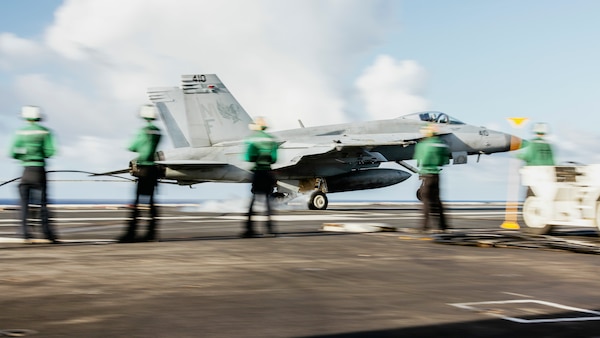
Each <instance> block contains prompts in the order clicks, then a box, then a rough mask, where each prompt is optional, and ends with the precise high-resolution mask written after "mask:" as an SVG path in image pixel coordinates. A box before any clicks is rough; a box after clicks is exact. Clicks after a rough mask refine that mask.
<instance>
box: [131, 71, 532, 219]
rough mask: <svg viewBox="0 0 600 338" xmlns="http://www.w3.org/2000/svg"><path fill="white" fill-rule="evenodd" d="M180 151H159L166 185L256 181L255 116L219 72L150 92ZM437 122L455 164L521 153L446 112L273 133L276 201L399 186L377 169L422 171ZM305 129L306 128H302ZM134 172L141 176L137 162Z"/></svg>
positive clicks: (497, 135) (320, 200) (321, 203)
mask: <svg viewBox="0 0 600 338" xmlns="http://www.w3.org/2000/svg"><path fill="white" fill-rule="evenodd" d="M148 94H149V96H150V100H151V101H152V102H153V103H154V104H155V105H156V107H157V108H158V111H159V112H160V116H161V118H162V121H163V122H164V124H165V126H166V129H167V132H168V134H169V136H170V138H171V140H172V142H173V145H174V149H171V150H163V151H160V152H158V153H157V158H158V161H157V163H158V165H159V166H160V167H161V168H162V169H163V170H162V180H163V181H167V182H171V183H177V184H180V185H193V184H197V183H202V182H240V183H248V182H250V181H251V177H252V173H251V171H250V168H251V166H252V164H251V163H248V162H245V161H244V160H243V154H244V152H245V145H244V138H245V137H246V136H247V135H248V134H249V133H250V130H249V128H248V125H249V124H250V123H252V119H251V118H250V116H249V115H248V114H247V113H246V111H245V110H244V109H243V108H242V107H241V106H240V104H239V103H238V102H237V101H236V99H235V98H234V97H233V95H232V94H231V93H230V92H229V90H228V89H227V87H225V85H224V84H223V83H222V82H221V80H219V78H218V77H217V76H216V75H214V74H201V75H200V74H199V75H183V76H182V85H181V87H165V88H150V89H148ZM431 123H433V124H436V126H437V129H438V131H439V134H440V137H441V138H442V139H443V140H444V142H446V143H447V144H448V146H449V147H450V149H451V152H452V160H453V161H452V163H453V164H462V163H466V162H467V155H481V154H492V153H497V152H506V151H511V150H516V149H518V148H520V145H521V139H520V138H518V137H515V136H513V135H510V134H505V133H501V132H497V131H493V130H489V129H487V128H485V127H476V126H472V125H468V124H465V123H463V122H461V121H459V120H457V119H455V118H453V117H451V116H449V115H447V114H444V113H441V112H421V113H414V114H409V115H405V116H401V117H398V118H395V119H390V120H379V121H369V122H357V123H345V124H336V125H328V126H318V127H306V128H305V127H303V126H302V128H298V129H293V130H286V131H279V132H272V134H273V135H274V136H275V137H276V138H277V139H278V141H279V144H280V146H279V156H278V157H279V159H278V161H277V163H275V164H274V166H273V169H274V171H275V175H276V177H277V179H278V182H277V187H276V189H275V191H274V196H276V197H278V198H280V199H282V200H288V199H291V198H294V197H296V196H297V195H298V194H308V193H310V194H311V195H310V199H309V202H308V207H309V208H310V209H313V210H324V209H326V208H327V203H328V202H327V196H326V194H327V193H335V192H343V191H353V190H362V189H374V188H381V187H386V186H390V185H393V184H396V183H400V182H402V181H404V180H406V179H408V178H409V177H410V176H411V173H410V172H407V171H404V170H398V169H391V168H378V167H379V166H380V165H381V164H382V163H384V162H396V163H398V164H399V165H401V166H402V167H403V168H404V169H407V170H409V171H412V172H413V173H416V169H415V168H413V167H412V166H411V165H409V164H408V163H405V162H404V161H405V160H410V159H412V157H413V152H414V145H415V144H416V142H417V141H419V139H420V138H422V135H421V133H420V129H421V128H422V127H423V126H424V125H427V124H431ZM301 125H302V124H301ZM129 172H130V173H131V174H132V175H134V176H135V175H136V173H137V166H136V163H135V161H132V162H131V163H130V168H129Z"/></svg>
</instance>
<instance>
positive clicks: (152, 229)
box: [121, 166, 158, 241]
mask: <svg viewBox="0 0 600 338" xmlns="http://www.w3.org/2000/svg"><path fill="white" fill-rule="evenodd" d="M157 182H158V168H156V167H155V166H145V167H140V176H139V177H138V182H137V186H136V191H135V201H134V203H133V205H132V206H131V215H130V219H129V223H128V226H127V231H126V232H125V235H123V237H121V240H122V241H134V240H135V237H136V231H137V226H138V219H139V217H140V207H139V205H140V203H141V202H143V201H142V199H143V198H144V199H147V203H148V207H149V208H150V220H149V221H148V230H147V232H146V235H145V236H144V240H155V239H156V228H157V217H158V209H157V207H156V205H155V204H154V192H155V190H156V184H157Z"/></svg>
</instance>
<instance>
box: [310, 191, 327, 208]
mask: <svg viewBox="0 0 600 338" xmlns="http://www.w3.org/2000/svg"><path fill="white" fill-rule="evenodd" d="M327 203H328V201H327V196H326V195H325V193H324V192H322V191H315V192H313V193H312V194H311V195H310V199H309V200H308V208H309V209H310V210H325V209H327Z"/></svg>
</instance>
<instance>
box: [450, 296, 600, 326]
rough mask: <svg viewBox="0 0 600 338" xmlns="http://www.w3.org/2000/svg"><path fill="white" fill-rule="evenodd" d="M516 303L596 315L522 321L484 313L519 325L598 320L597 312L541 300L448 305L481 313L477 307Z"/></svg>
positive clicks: (599, 314) (599, 317)
mask: <svg viewBox="0 0 600 338" xmlns="http://www.w3.org/2000/svg"><path fill="white" fill-rule="evenodd" d="M518 303H535V304H540V305H545V306H549V307H555V308H559V309H563V310H568V311H572V312H582V313H588V314H592V315H596V317H573V318H550V319H522V318H517V317H509V316H504V315H501V314H498V313H493V312H489V311H488V312H486V313H485V314H486V315H489V316H493V317H498V318H502V319H506V320H509V321H511V322H515V323H521V324H539V323H558V322H580V321H591V320H600V312H598V311H592V310H586V309H580V308H576V307H572V306H566V305H561V304H557V303H552V302H546V301H543V300H535V299H514V300H501V301H491V302H473V303H450V304H448V305H451V306H455V307H458V308H461V309H464V310H469V311H479V312H481V311H483V309H480V308H478V307H477V305H490V304H518Z"/></svg>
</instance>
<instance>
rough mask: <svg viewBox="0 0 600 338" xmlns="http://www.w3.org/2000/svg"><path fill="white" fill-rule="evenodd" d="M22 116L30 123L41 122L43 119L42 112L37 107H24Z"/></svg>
mask: <svg viewBox="0 0 600 338" xmlns="http://www.w3.org/2000/svg"><path fill="white" fill-rule="evenodd" d="M21 116H22V117H23V118H24V119H26V120H28V121H39V120H41V119H42V110H41V109H40V107H37V106H23V107H22V108H21Z"/></svg>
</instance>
